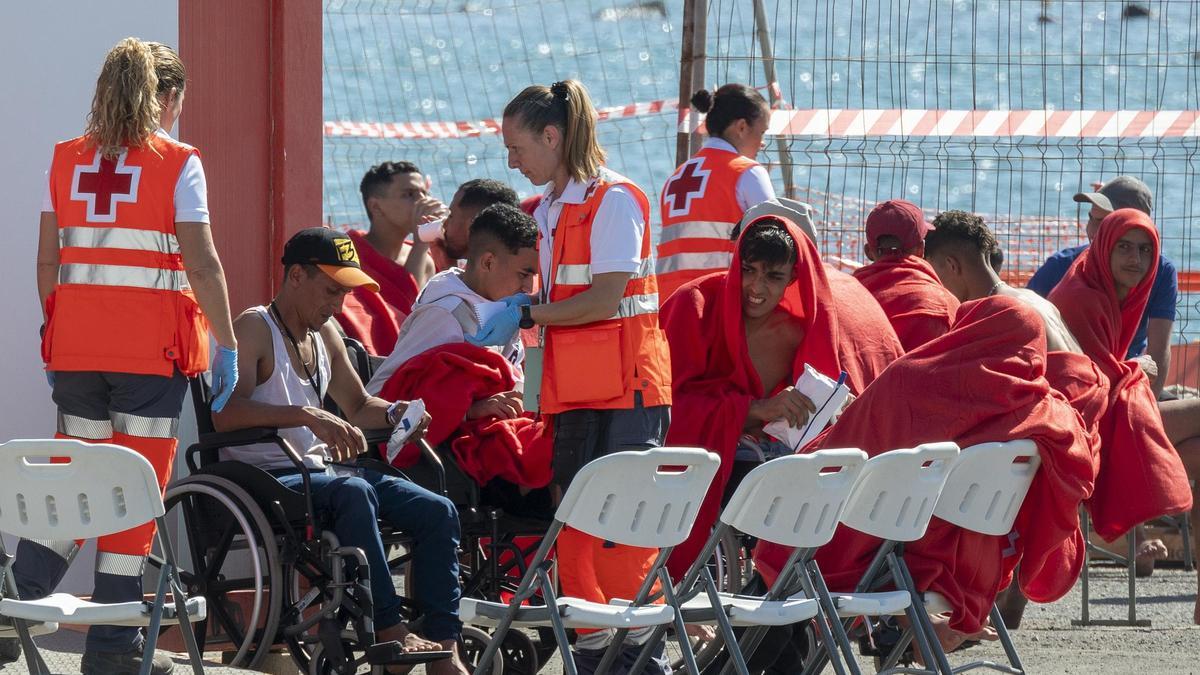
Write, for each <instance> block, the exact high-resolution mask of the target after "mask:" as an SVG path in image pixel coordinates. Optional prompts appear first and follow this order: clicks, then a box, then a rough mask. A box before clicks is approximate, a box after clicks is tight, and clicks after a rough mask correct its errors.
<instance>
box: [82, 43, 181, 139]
mask: <svg viewBox="0 0 1200 675" xmlns="http://www.w3.org/2000/svg"><path fill="white" fill-rule="evenodd" d="M184 82H185V75H184V72H183V63H182V62H181V61H180V60H179V55H178V54H176V53H175V51H174V50H173V49H171V48H170V47H168V46H166V45H163V44H160V43H157V42H143V41H141V40H139V39H137V38H132V37H129V38H125V39H124V40H121V41H120V42H118V43H117V46H115V47H113V48H112V50H111V51H109V52H108V56H107V57H106V58H105V59H104V66H103V67H102V68H101V69H100V77H98V78H97V79H96V94H95V96H94V97H93V98H92V110H91V112H90V113H88V123H87V130H86V131H85V132H84V133H85V134H86V135H87V136H88V137H89V138H90V139H91V140H92V142H93V143H94V144H95V145H96V147H97V148H98V149H99V150H100V153H101V154H102V155H104V156H105V157H115V156H116V155H117V154H119V153H120V152H121V148H123V147H144V146H145V145H146V144H147V142H149V140H150V137H151V136H152V135H153V134H154V132H155V131H156V130H157V129H158V124H159V118H160V117H161V115H162V104H163V102H162V100H161V98H160V97H161V96H163V95H164V94H167V93H168V92H170V91H171V90H172V89H174V90H175V91H176V94H177V95H179V94H182V93H183V86H184Z"/></svg>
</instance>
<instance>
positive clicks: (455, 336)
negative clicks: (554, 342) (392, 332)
mask: <svg viewBox="0 0 1200 675" xmlns="http://www.w3.org/2000/svg"><path fill="white" fill-rule="evenodd" d="M462 274H463V271H462V270H461V269H458V268H457V267H452V268H450V269H448V270H446V271H445V272H439V273H438V274H435V275H434V276H433V278H431V279H430V280H429V283H427V284H425V288H424V289H422V290H421V294H420V295H419V296H417V301H416V303H414V304H413V310H412V313H411V314H409V315H408V318H406V319H405V320H404V323H403V324H402V325H401V326H400V335H399V337H397V338H396V346H395V347H394V348H393V349H392V353H391V354H389V355H388V357H387V358H386V359H384V361H383V363H382V364H380V366H379V368H378V369H377V370H376V371H375V375H374V376H373V377H372V378H371V381H370V382H368V383H367V392H368V393H370V394H371V395H373V396H378V395H379V392H380V391H381V390H382V389H383V385H384V384H386V383H387V381H388V379H390V378H391V377H392V374H393V373H395V372H396V370H397V369H399V368H400V366H402V365H404V363H405V362H406V361H408V360H409V359H411V358H412V357H414V356H416V355H417V354H420V353H422V352H425V351H428V350H430V349H433V348H434V347H440V346H442V345H446V344H451V343H454V342H466V338H465V336H466V335H467V334H468V333H469V334H472V335H474V334H475V333H476V332H477V331H478V330H479V318H478V315H477V314H476V311H475V308H474V307H475V305H477V304H481V303H486V302H489V300H488V299H487V298H485V297H483V296H482V295H479V294H478V293H476V292H475V291H473V290H471V289H470V288H468V287H467V285H466V284H465V283H463V280H462ZM488 349H491V350H493V351H495V352H498V353H499V354H500V355H501V356H503V357H504V358H505V359H507V360H508V362H509V363H510V364H512V367H513V375H514V377H515V378H516V381H517V385H516V390H517V391H522V390H523V389H524V381H525V376H524V373H523V372H522V370H521V363H522V362H523V361H524V359H525V348H524V347H523V346H522V345H521V336H520V334H519V333H518V334H517V335H515V336H513V340H512V342H510V343H509V344H508V345H506V346H504V347H488Z"/></svg>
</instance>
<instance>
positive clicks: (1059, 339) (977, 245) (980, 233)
mask: <svg viewBox="0 0 1200 675" xmlns="http://www.w3.org/2000/svg"><path fill="white" fill-rule="evenodd" d="M933 226H934V228H935V229H934V230H933V231H932V232H930V233H929V234H928V235H926V237H925V259H926V260H928V261H929V263H930V264H931V265H933V268H934V269H935V270H936V271H937V274H938V278H939V279H941V281H942V284H943V285H944V286H945V287H946V288H947V289H948V290H949V291H950V292H951V293H953V294H954V297H956V298H958V300H959V301H960V302H968V301H970V300H978V299H980V298H986V297H988V296H990V295H1004V296H1008V297H1011V298H1015V299H1017V300H1020V301H1021V302H1023V303H1025V304H1026V305H1028V306H1029V307H1030V308H1031V309H1033V310H1034V311H1035V312H1037V314H1038V316H1039V317H1040V318H1041V321H1042V326H1043V327H1044V328H1045V330H1046V349H1047V352H1046V381H1047V382H1049V383H1050V386H1051V387H1053V388H1054V389H1056V390H1057V391H1058V392H1059V393H1060V394H1062V395H1063V396H1065V397H1066V398H1067V400H1068V401H1070V403H1071V406H1072V407H1074V408H1075V410H1076V412H1078V413H1079V415H1080V417H1081V418H1082V420H1083V426H1084V429H1085V430H1086V431H1087V435H1088V440H1089V443H1090V448H1091V450H1090V451H1091V453H1092V457H1093V461H1094V463H1095V464H1096V465H1097V466H1096V470H1097V471H1102V470H1103V469H1104V467H1103V466H1099V462H1100V433H1099V423H1100V417H1101V416H1102V415H1103V414H1104V412H1105V410H1107V408H1108V378H1106V377H1104V375H1103V374H1102V373H1101V372H1100V370H1099V369H1098V368H1097V367H1096V364H1094V363H1092V360H1091V359H1090V358H1088V357H1087V355H1086V354H1084V353H1083V348H1082V347H1080V346H1079V341H1078V340H1076V339H1075V335H1074V334H1073V333H1071V330H1070V329H1069V328H1067V325H1066V323H1064V322H1063V318H1062V315H1061V314H1060V313H1059V311H1058V308H1057V307H1055V306H1054V305H1053V304H1052V303H1051V302H1050V301H1049V300H1046V299H1045V298H1043V297H1042V296H1040V295H1038V294H1037V293H1034V292H1033V291H1031V290H1029V289H1026V288H1013V287H1012V286H1009V285H1008V284H1006V283H1004V282H1003V281H1002V280H1001V279H1000V276H999V275H998V274H997V272H996V269H995V266H994V265H993V264H992V260H993V255H992V254H993V253H994V252H995V251H998V250H999V245H998V244H997V243H996V237H995V236H994V235H993V234H992V231H991V230H989V229H988V226H987V224H986V223H984V222H983V218H980V217H979V216H977V215H975V214H973V213H967V212H965V211H946V212H944V213H941V214H939V215H938V216H937V218H934V220H933ZM1092 498H1093V500H1094V499H1096V495H1095V494H1093V497H1092ZM1159 547H1161V548H1162V550H1164V551H1165V550H1166V547H1165V546H1164V545H1163V542H1162V540H1158V539H1155V540H1152V541H1146V542H1143V543H1142V550H1143V551H1144V552H1145V553H1144V555H1145V556H1148V557H1149V561H1150V563H1151V564H1153V562H1154V555H1156V554H1157V551H1158V549H1159ZM1142 557H1143V555H1141V554H1139V559H1141V558H1142ZM996 604H997V606H998V607H999V608H1000V612H1001V615H1002V616H1003V617H1004V625H1005V626H1007V627H1008V628H1010V629H1013V628H1017V627H1019V626H1020V624H1021V616H1022V614H1023V612H1024V610H1025V604H1026V598H1025V596H1024V595H1022V594H1021V589H1020V587H1019V584H1018V583H1016V581H1015V580H1014V582H1013V583H1012V584H1011V585H1010V586H1009V589H1008V591H1006V592H1005V593H1004V594H1003V595H1002V596H1001V597H1000V598H999V599H998V600H997V602H996Z"/></svg>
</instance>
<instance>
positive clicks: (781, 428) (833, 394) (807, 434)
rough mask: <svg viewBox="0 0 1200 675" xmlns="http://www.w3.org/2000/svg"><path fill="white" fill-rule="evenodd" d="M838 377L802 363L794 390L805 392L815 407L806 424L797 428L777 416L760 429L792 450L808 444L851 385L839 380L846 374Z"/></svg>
mask: <svg viewBox="0 0 1200 675" xmlns="http://www.w3.org/2000/svg"><path fill="white" fill-rule="evenodd" d="M839 379H840V380H841V381H834V380H831V379H829V378H828V377H826V376H824V375H822V374H821V373H819V372H817V371H816V370H815V369H814V368H813V367H812V366H810V365H808V364H807V363H806V364H804V374H803V375H801V376H800V379H799V380H797V381H796V391H798V392H800V393H801V394H803V395H805V396H807V397H808V400H810V401H812V402H813V406H815V407H816V409H817V411H816V412H815V413H813V414H812V416H810V417H809V418H808V424H805V425H804V427H803V428H800V429H797V428H796V427H793V426H791V425H789V424H788V423H787V422H786V421H784V420H783V419H777V420H775V421H773V422H771V423H770V424H767V425H766V426H764V427H763V431H765V432H767V433H768V434H770V435H772V436H774V437H775V438H778V439H779V440H781V441H783V442H784V443H787V444H788V447H790V448H791V449H792V451H793V452H795V451H796V450H799V449H800V448H803V447H804V446H805V445H808V443H809V441H811V440H812V439H814V438H816V437H817V434H819V433H821V432H822V431H823V430H824V429H825V427H826V426H828V425H829V420H831V419H833V416H834V415H836V414H837V413H838V411H839V410H841V409H842V405H843V404H845V402H846V397H847V396H849V395H850V389H849V388H848V387H846V385H845V384H843V383H842V382H843V381H844V380H845V375H844V374H843V376H842V378H839Z"/></svg>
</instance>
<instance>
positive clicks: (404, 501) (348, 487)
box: [271, 470, 462, 642]
mask: <svg viewBox="0 0 1200 675" xmlns="http://www.w3.org/2000/svg"><path fill="white" fill-rule="evenodd" d="M271 473H274V474H275V476H276V477H277V478H278V479H279V482H281V483H283V484H284V485H286V486H287V487H289V488H291V489H293V490H297V491H299V490H303V489H304V483H303V479H302V478H301V476H300V473H299V472H298V471H290V470H281V471H273V472H271ZM309 478H310V479H311V481H312V491H313V507H314V508H315V509H316V510H317V511H318V512H319V513H322V514H324V515H327V516H328V517H329V521H330V522H331V523H332V529H333V533H334V534H336V535H337V538H338V541H339V542H341V544H342V545H343V546H356V547H358V548H361V549H362V550H363V553H365V554H366V556H367V563H368V564H369V565H370V568H371V601H372V603H373V604H374V607H375V629H376V630H383V629H385V628H389V627H391V626H394V625H396V624H397V623H400V598H399V596H397V595H396V589H395V587H394V586H393V585H392V575H391V572H390V571H389V570H388V566H387V557H386V555H385V552H384V548H383V540H382V539H380V536H379V527H378V526H377V524H376V520H383V521H384V522H386V523H388V524H389V525H391V526H392V527H394V528H396V529H398V530H400V531H402V532H404V533H405V534H407V535H408V536H410V537H412V538H413V558H412V573H413V577H414V578H415V579H416V584H415V588H417V589H419V590H418V593H417V597H416V598H414V600H415V601H416V605H417V609H419V610H420V612H421V615H422V617H423V630H422V632H423V633H424V634H425V637H426V638H428V639H430V640H436V641H439V642H440V641H442V640H455V639H458V637H459V635H460V634H461V633H462V622H461V621H459V619H458V601H459V598H460V597H462V592H461V590H460V589H459V586H458V537H459V533H458V510H457V509H455V508H454V504H453V503H451V502H450V500H448V499H446V498H445V497H442V496H441V495H437V494H434V493H432V492H430V491H429V490H426V489H425V488H422V487H420V486H418V485H415V484H413V483H411V482H409V481H407V480H404V479H403V478H398V477H396V476H389V475H387V474H383V473H380V472H378V471H369V470H361V471H360V473H359V476H335V475H332V474H331V473H316V472H314V473H310V474H309Z"/></svg>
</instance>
